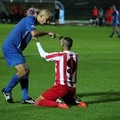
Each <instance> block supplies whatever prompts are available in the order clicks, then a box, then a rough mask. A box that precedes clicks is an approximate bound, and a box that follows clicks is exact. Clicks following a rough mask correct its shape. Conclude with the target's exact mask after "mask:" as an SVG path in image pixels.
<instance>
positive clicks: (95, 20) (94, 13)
mask: <svg viewBox="0 0 120 120" xmlns="http://www.w3.org/2000/svg"><path fill="white" fill-rule="evenodd" d="M92 18H93V24H94V25H95V26H97V25H98V9H97V7H96V6H95V7H94V8H93V9H92Z"/></svg>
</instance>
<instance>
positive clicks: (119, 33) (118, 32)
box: [116, 26, 120, 37]
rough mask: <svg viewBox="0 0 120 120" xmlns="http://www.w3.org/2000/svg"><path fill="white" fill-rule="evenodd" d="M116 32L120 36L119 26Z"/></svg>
mask: <svg viewBox="0 0 120 120" xmlns="http://www.w3.org/2000/svg"><path fill="white" fill-rule="evenodd" d="M116 33H117V35H118V37H120V31H119V29H118V27H117V26H116Z"/></svg>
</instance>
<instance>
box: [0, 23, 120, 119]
mask: <svg viewBox="0 0 120 120" xmlns="http://www.w3.org/2000/svg"><path fill="white" fill-rule="evenodd" d="M13 26H14V25H9V24H6V25H5V24H1V25H0V48H1V46H2V42H3V40H4V39H5V37H6V36H7V34H8V33H9V31H10V30H11V29H12V28H13ZM38 29H40V30H49V31H53V32H56V33H59V34H61V35H63V36H69V37H72V38H73V40H74V45H73V48H72V50H73V51H75V52H77V53H78V54H79V67H78V81H77V95H78V96H80V97H81V99H82V100H84V101H86V102H87V103H88V107H87V108H85V109H82V108H78V107H77V106H71V107H70V109H68V110H65V109H58V108H45V107H34V106H33V105H22V104H21V103H20V102H21V91H20V86H19V85H17V86H16V87H15V88H14V89H13V92H12V93H13V98H14V100H15V103H14V104H8V103H6V102H5V100H4V97H3V95H2V93H0V119H1V120H7V119H11V120H14V119H16V120H21V119H22V120H26V119H29V120H33V119H36V120H39V119H40V120H47V119H49V120H56V119H59V120H107V119H109V120H119V119H120V114H119V113H120V80H119V79H120V38H117V36H116V35H115V36H114V38H109V37H108V36H109V35H110V33H111V28H110V27H90V26H44V27H39V26H38ZM40 41H41V44H42V46H43V48H44V49H45V51H47V52H54V51H61V48H60V46H59V42H58V40H57V38H56V39H54V40H52V39H50V38H49V37H47V36H44V37H41V38H40ZM24 55H25V56H26V60H27V63H28V65H29V67H30V70H31V73H30V86H29V93H30V95H31V96H32V97H33V98H37V97H38V96H39V95H40V94H41V93H42V92H43V91H44V90H46V89H48V88H50V87H51V86H52V85H53V82H54V63H53V62H46V61H45V60H44V59H43V58H40V56H39V54H38V52H37V49H36V45H35V42H34V41H33V40H32V41H31V42H30V44H29V45H28V47H27V48H26V50H25V51H24ZM15 72H16V71H15V69H14V68H8V67H7V65H6V62H5V60H4V57H3V54H2V51H0V89H2V88H3V87H4V86H5V85H7V83H8V81H9V79H10V78H11V77H12V75H13V74H14V73H15Z"/></svg>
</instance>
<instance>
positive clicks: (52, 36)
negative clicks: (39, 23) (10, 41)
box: [31, 30, 56, 38]
mask: <svg viewBox="0 0 120 120" xmlns="http://www.w3.org/2000/svg"><path fill="white" fill-rule="evenodd" d="M31 35H32V37H41V36H45V35H48V36H50V37H51V38H55V37H56V34H55V33H53V32H48V31H38V30H33V31H31Z"/></svg>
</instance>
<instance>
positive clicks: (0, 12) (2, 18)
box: [0, 1, 64, 25]
mask: <svg viewBox="0 0 120 120" xmlns="http://www.w3.org/2000/svg"><path fill="white" fill-rule="evenodd" d="M0 6H1V7H0V23H17V22H18V21H20V20H21V19H22V18H23V17H25V16H30V15H32V16H36V15H37V13H38V12H39V11H40V9H38V8H36V7H34V5H33V4H31V6H30V7H29V8H28V9H27V10H24V9H21V8H19V6H18V5H17V4H15V5H13V6H12V7H10V10H7V8H6V6H5V4H4V2H1V1H0ZM63 14H64V13H63V12H62V10H61V9H60V8H59V7H56V8H55V9H54V11H52V16H51V19H50V22H54V24H55V25H58V24H62V23H63V24H64V21H63V22H61V23H60V22H59V21H60V16H63ZM61 18H63V17H61Z"/></svg>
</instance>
